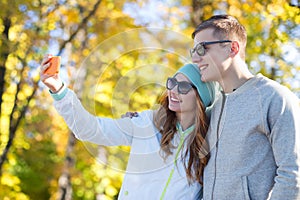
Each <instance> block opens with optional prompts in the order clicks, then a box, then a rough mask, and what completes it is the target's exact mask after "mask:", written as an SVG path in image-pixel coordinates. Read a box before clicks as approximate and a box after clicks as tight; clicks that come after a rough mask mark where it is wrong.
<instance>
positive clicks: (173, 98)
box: [171, 97, 179, 102]
mask: <svg viewBox="0 0 300 200" xmlns="http://www.w3.org/2000/svg"><path fill="white" fill-rule="evenodd" d="M171 100H172V101H176V102H179V100H178V99H174V98H173V97H171Z"/></svg>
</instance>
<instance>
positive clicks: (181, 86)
mask: <svg viewBox="0 0 300 200" xmlns="http://www.w3.org/2000/svg"><path fill="white" fill-rule="evenodd" d="M176 85H178V87H177V91H178V93H179V94H187V93H188V92H189V91H190V90H191V89H192V88H196V87H195V86H194V85H193V84H192V83H190V82H187V81H177V80H176V78H174V77H173V78H170V77H169V78H168V80H167V83H166V88H167V89H168V90H172V89H173V88H174V87H175V86H176Z"/></svg>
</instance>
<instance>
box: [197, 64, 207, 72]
mask: <svg viewBox="0 0 300 200" xmlns="http://www.w3.org/2000/svg"><path fill="white" fill-rule="evenodd" d="M207 67H208V65H202V66H199V69H200V71H202V70H205V69H206V68H207Z"/></svg>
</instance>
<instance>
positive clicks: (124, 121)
mask: <svg viewBox="0 0 300 200" xmlns="http://www.w3.org/2000/svg"><path fill="white" fill-rule="evenodd" d="M50 57H51V56H49V55H47V56H46V57H45V59H44V60H43V62H42V66H41V80H42V81H43V83H44V84H45V85H46V86H47V87H48V88H49V89H50V93H51V95H52V96H53V97H54V99H55V102H54V106H55V108H56V109H57V111H58V112H59V113H60V115H61V116H63V118H64V119H65V121H66V123H67V124H68V126H69V128H70V129H71V130H72V131H73V133H74V134H75V136H76V138H78V139H79V140H82V141H89V142H92V143H95V144H99V145H106V146H113V145H114V146H116V145H129V146H131V150H130V156H129V161H128V164H127V169H126V174H125V177H124V181H123V184H122V188H121V191H120V193H119V199H122V200H123V199H130V200H132V199H151V200H152V199H185V200H186V199H199V196H202V192H201V191H202V187H201V184H202V173H203V168H204V166H205V165H206V163H207V161H208V158H209V153H208V151H207V149H208V147H207V144H206V141H205V136H206V132H207V129H208V120H207V117H206V110H207V107H209V106H211V105H212V103H213V100H214V94H215V91H214V85H213V84H212V83H203V82H202V81H201V76H200V73H199V70H198V69H197V67H195V66H194V65H192V64H187V65H185V66H183V67H182V68H180V69H179V70H178V71H177V73H176V74H175V75H174V76H173V77H171V78H168V80H167V82H166V88H167V91H166V92H165V93H164V94H163V95H162V97H161V100H160V105H161V106H160V108H159V109H158V110H155V111H153V110H146V111H143V112H141V113H139V114H138V116H137V117H134V118H132V119H131V118H128V117H127V118H121V119H110V118H103V117H96V116H93V115H91V114H90V113H88V112H87V111H86V110H85V109H84V108H83V106H82V105H81V103H80V101H79V100H78V98H77V97H76V95H75V93H74V92H73V91H72V90H70V89H68V88H66V87H65V86H64V85H63V83H62V81H61V79H60V78H59V76H58V75H52V76H49V75H46V74H45V73H44V71H45V70H46V69H47V68H48V67H49V64H47V63H48V62H49V58H50Z"/></svg>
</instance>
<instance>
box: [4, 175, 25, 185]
mask: <svg viewBox="0 0 300 200" xmlns="http://www.w3.org/2000/svg"><path fill="white" fill-rule="evenodd" d="M20 182H21V181H20V179H19V178H18V177H16V176H13V175H10V174H8V173H5V174H3V175H2V176H1V184H2V185H7V186H9V187H15V186H16V187H19V186H18V185H19V184H20Z"/></svg>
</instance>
